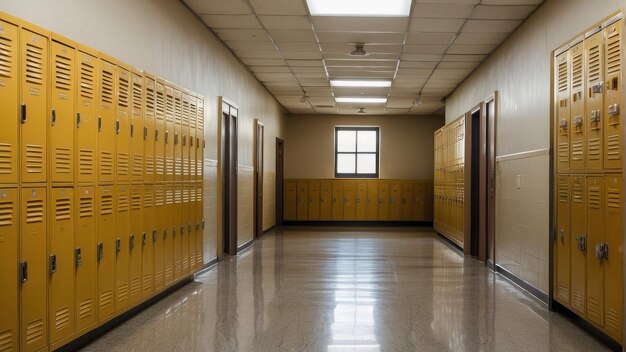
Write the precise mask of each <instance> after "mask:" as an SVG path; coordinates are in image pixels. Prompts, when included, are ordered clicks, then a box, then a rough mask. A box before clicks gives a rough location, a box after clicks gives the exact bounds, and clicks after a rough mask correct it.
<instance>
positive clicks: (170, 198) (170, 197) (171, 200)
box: [165, 190, 174, 205]
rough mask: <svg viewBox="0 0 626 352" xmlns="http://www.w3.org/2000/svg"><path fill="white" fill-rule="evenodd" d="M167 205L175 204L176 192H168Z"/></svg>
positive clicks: (166, 196)
mask: <svg viewBox="0 0 626 352" xmlns="http://www.w3.org/2000/svg"><path fill="white" fill-rule="evenodd" d="M165 204H168V205H169V204H174V192H173V191H172V190H168V191H167V192H166V195H165Z"/></svg>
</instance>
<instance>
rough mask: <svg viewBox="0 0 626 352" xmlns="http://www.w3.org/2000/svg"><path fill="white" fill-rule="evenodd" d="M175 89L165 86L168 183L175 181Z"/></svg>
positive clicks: (166, 176)
mask: <svg viewBox="0 0 626 352" xmlns="http://www.w3.org/2000/svg"><path fill="white" fill-rule="evenodd" d="M175 110H176V104H175V102H174V88H172V87H171V86H169V85H166V86H165V176H164V177H165V178H164V180H165V181H166V182H173V181H174V133H175V130H174V111H175Z"/></svg>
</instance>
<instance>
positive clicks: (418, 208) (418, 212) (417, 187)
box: [411, 182, 432, 221]
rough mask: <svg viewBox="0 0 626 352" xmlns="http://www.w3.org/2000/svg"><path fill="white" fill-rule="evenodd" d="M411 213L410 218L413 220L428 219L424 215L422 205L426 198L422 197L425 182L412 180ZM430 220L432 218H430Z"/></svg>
mask: <svg viewBox="0 0 626 352" xmlns="http://www.w3.org/2000/svg"><path fill="white" fill-rule="evenodd" d="M412 185H413V213H412V214H411V220H413V221H428V219H426V217H425V212H424V205H425V202H426V199H425V197H424V190H425V187H424V186H425V183H424V182H413V183H412ZM431 220H432V219H431Z"/></svg>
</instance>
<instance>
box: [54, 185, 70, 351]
mask: <svg viewBox="0 0 626 352" xmlns="http://www.w3.org/2000/svg"><path fill="white" fill-rule="evenodd" d="M48 199H49V200H50V204H49V209H50V220H49V223H50V230H49V235H48V273H49V274H48V278H49V281H48V297H49V302H48V309H49V312H48V319H49V325H48V326H49V327H50V345H51V347H52V349H56V348H58V347H61V346H62V345H64V344H65V343H67V342H69V339H71V338H72V337H73V334H74V330H75V309H74V303H75V302H74V268H75V259H74V248H75V247H74V215H75V212H74V189H73V188H69V187H68V188H51V189H50V196H49V198H48Z"/></svg>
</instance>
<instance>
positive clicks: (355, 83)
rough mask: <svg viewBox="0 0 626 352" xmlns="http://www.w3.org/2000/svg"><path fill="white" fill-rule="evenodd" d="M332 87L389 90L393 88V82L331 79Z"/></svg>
mask: <svg viewBox="0 0 626 352" xmlns="http://www.w3.org/2000/svg"><path fill="white" fill-rule="evenodd" d="M330 85H331V86H333V87H366V88H370V87H374V88H380V87H383V88H388V87H391V81H363V80H361V81H359V80H344V79H342V80H338V79H331V80H330Z"/></svg>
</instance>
